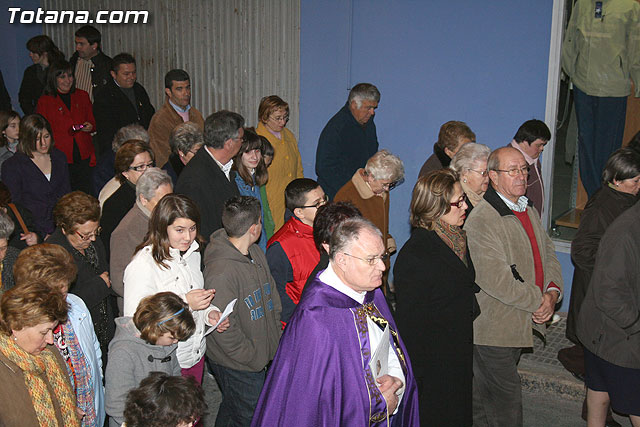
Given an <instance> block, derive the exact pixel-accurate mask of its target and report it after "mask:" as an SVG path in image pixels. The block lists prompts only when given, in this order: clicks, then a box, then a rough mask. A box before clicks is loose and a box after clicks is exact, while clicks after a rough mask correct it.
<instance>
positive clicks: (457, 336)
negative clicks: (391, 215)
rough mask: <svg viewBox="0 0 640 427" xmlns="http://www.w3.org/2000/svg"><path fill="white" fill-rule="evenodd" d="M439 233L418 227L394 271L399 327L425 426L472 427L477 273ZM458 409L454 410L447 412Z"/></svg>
mask: <svg viewBox="0 0 640 427" xmlns="http://www.w3.org/2000/svg"><path fill="white" fill-rule="evenodd" d="M466 259H467V265H465V264H464V263H463V262H462V261H461V260H460V258H458V256H457V255H456V254H455V253H454V252H453V251H452V250H451V249H450V248H449V247H448V246H447V245H446V244H445V243H444V242H443V241H442V239H441V238H440V237H439V236H438V235H437V234H436V232H435V231H429V230H426V229H424V228H415V229H414V230H413V231H412V233H411V237H410V238H409V240H408V241H407V243H405V245H404V246H403V247H402V249H400V252H398V258H397V259H396V263H395V266H394V269H393V275H394V285H395V289H396V302H397V305H396V314H395V318H396V322H397V324H398V329H399V330H400V331H402V337H403V339H404V342H405V344H406V346H407V351H408V352H409V354H410V355H411V364H412V366H413V373H414V375H415V378H416V381H417V383H418V395H419V402H420V420H421V422H422V424H423V425H433V426H463V425H464V426H469V425H471V423H472V422H471V381H472V378H473V368H472V361H473V320H474V318H475V317H476V316H477V315H478V314H479V308H478V303H477V301H476V297H475V293H476V292H477V291H479V290H480V288H478V286H477V285H476V283H475V270H474V268H473V263H472V262H471V257H470V256H469V252H468V251H467V257H466ZM451 408H455V410H453V411H452V410H448V409H451Z"/></svg>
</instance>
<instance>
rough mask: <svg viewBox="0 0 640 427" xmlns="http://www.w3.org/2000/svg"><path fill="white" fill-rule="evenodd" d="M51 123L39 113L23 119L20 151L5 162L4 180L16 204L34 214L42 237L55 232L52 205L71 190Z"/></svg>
mask: <svg viewBox="0 0 640 427" xmlns="http://www.w3.org/2000/svg"><path fill="white" fill-rule="evenodd" d="M53 145H54V140H53V132H52V131H51V125H50V124H49V122H48V121H47V119H45V118H44V117H42V116H41V115H40V114H32V115H30V116H27V117H25V118H23V119H22V120H21V121H20V142H19V143H18V152H17V153H16V154H14V155H13V156H12V157H10V158H9V159H7V160H5V162H4V163H3V164H2V172H1V173H0V176H1V177H2V182H4V183H5V184H6V186H7V187H8V188H9V191H11V198H12V200H13V203H15V204H16V205H20V206H22V207H24V208H26V209H27V210H28V211H29V212H31V214H32V215H33V221H34V225H35V229H34V230H32V231H35V232H36V233H38V234H39V235H40V237H41V238H44V237H46V236H48V235H49V234H51V233H53V230H54V229H55V223H54V222H53V215H52V212H53V206H54V205H55V204H56V202H57V201H58V199H59V198H60V197H61V196H62V195H64V194H67V193H68V192H70V191H71V186H70V184H69V168H68V166H67V159H66V157H65V155H64V153H63V152H61V151H60V150H58V149H57V148H55V147H54V146H53Z"/></svg>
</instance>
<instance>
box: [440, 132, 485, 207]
mask: <svg viewBox="0 0 640 427" xmlns="http://www.w3.org/2000/svg"><path fill="white" fill-rule="evenodd" d="M489 154H491V149H489V147H487V146H486V145H483V144H476V143H475V142H471V143H468V144H465V145H463V146H462V147H461V148H460V150H458V152H457V153H456V155H455V156H453V159H451V164H450V165H449V167H450V168H451V169H453V170H454V171H456V172H457V173H458V176H459V177H460V185H461V186H462V191H463V192H464V194H465V195H466V202H467V206H468V207H469V208H468V209H467V216H468V215H469V213H470V212H471V209H473V207H474V206H475V205H477V204H478V203H480V201H481V200H482V196H484V193H485V191H487V188H489V171H488V170H487V160H488V159H489Z"/></svg>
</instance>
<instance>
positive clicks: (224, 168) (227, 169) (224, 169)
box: [202, 146, 233, 179]
mask: <svg viewBox="0 0 640 427" xmlns="http://www.w3.org/2000/svg"><path fill="white" fill-rule="evenodd" d="M202 148H204V151H206V152H207V153H208V154H209V155H210V156H211V158H212V159H213V161H214V162H216V164H217V165H218V166H219V167H220V169H222V172H224V174H225V175H226V176H227V179H229V172H231V167H232V166H233V159H231V160H229V161H228V162H227V163H225V164H224V165H223V164H222V163H220V162H219V161H218V159H216V158H215V156H214V155H213V154H212V153H211V151H209V150H208V148H207V147H206V146H205V147H202Z"/></svg>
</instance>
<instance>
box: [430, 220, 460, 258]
mask: <svg viewBox="0 0 640 427" xmlns="http://www.w3.org/2000/svg"><path fill="white" fill-rule="evenodd" d="M434 231H435V232H436V234H437V235H438V236H439V237H440V239H442V241H443V242H444V243H445V244H446V245H447V246H449V248H451V250H452V251H453V253H455V254H456V255H457V256H458V258H460V260H461V261H462V262H463V263H464V264H465V265H466V264H467V233H466V232H465V231H464V230H463V229H462V228H461V227H458V226H457V225H449V224H447V223H446V222H443V221H441V220H439V219H438V220H436V222H435V227H434Z"/></svg>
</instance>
